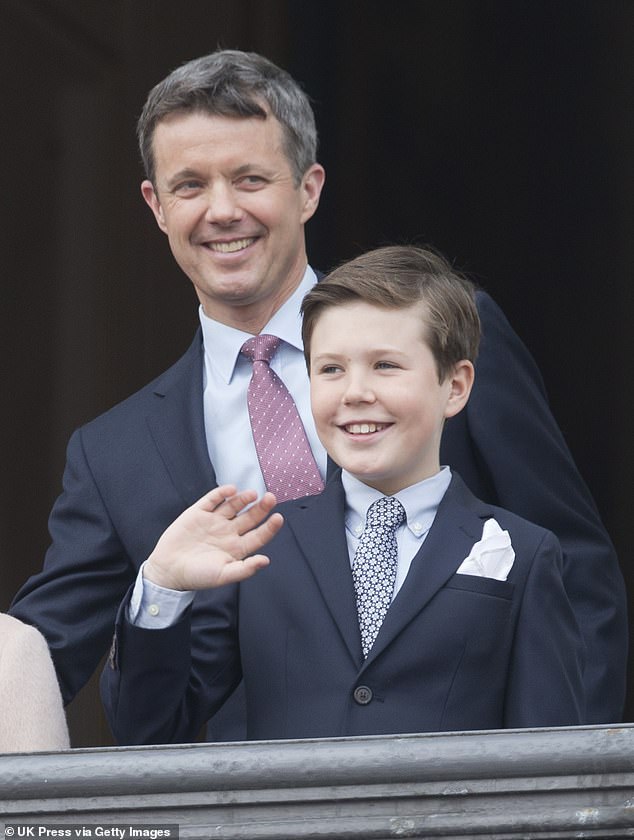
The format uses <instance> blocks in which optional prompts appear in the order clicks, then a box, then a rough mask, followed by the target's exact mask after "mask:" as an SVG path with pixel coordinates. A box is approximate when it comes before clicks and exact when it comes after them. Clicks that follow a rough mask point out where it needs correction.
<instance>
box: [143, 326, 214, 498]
mask: <svg viewBox="0 0 634 840" xmlns="http://www.w3.org/2000/svg"><path fill="white" fill-rule="evenodd" d="M202 359H203V353H202V336H201V332H200V329H199V330H198V331H197V332H196V337H195V339H194V341H193V343H192V345H191V347H190V348H189V350H188V351H187V352H186V353H185V355H184V356H183V357H182V358H181V359H180V360H179V361H178V362H176V364H175V365H174V366H173V367H172V368H170V369H169V370H168V371H166V373H165V374H164V375H163V376H161V377H160V378H159V379H158V380H157V381H156V383H155V385H154V389H153V390H154V404H153V405H152V407H151V408H150V410H149V411H148V415H147V424H148V427H149V429H150V433H151V435H152V438H153V439H154V442H155V444H156V447H157V449H158V451H159V454H160V456H161V458H162V460H163V463H164V464H165V467H166V469H167V471H168V472H169V474H170V477H171V479H172V481H173V482H174V485H175V487H176V488H177V490H178V492H179V494H180V495H181V497H182V499H183V502H184V503H185V505H186V506H189V505H191V504H193V503H194V502H195V501H196V499H198V498H200V497H201V496H202V495H203V494H204V493H205V492H206V491H207V490H209V489H211V488H212V487H214V486H215V485H216V476H215V474H214V470H213V467H212V465H211V462H210V460H209V453H208V451H207V443H206V438H205V422H204V416H203V370H202Z"/></svg>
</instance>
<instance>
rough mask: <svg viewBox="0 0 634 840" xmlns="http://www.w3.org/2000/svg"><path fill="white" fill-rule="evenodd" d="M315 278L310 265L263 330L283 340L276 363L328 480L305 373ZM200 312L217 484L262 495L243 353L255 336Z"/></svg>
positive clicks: (207, 431) (208, 424) (249, 370)
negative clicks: (305, 332)
mask: <svg viewBox="0 0 634 840" xmlns="http://www.w3.org/2000/svg"><path fill="white" fill-rule="evenodd" d="M316 281H317V278H316V276H315V273H314V271H313V270H312V269H311V268H310V267H308V268H307V269H306V271H305V273H304V277H303V278H302V281H301V283H300V284H299V286H298V287H297V289H296V290H295V291H294V292H293V294H292V295H291V296H290V297H289V299H288V300H287V301H285V303H284V304H283V305H282V306H281V307H280V309H279V310H278V311H277V312H276V313H275V314H274V315H273V317H272V318H271V320H270V321H269V322H268V324H266V326H265V327H264V329H263V330H262V332H263V333H267V334H271V335H276V336H278V338H281V339H282V344H281V345H280V348H279V349H278V351H277V353H276V354H275V356H274V357H273V359H272V360H271V368H272V369H273V370H274V371H275V373H277V375H278V376H279V377H280V379H281V380H282V382H284V384H285V385H286V387H287V388H288V390H289V391H290V393H291V396H292V397H293V399H294V401H295V405H296V406H297V410H298V412H299V416H300V417H301V418H302V422H303V424H304V428H305V430H306V436H307V437H308V442H309V444H310V448H311V449H312V452H313V455H314V456H315V460H316V462H317V466H318V468H319V471H320V473H321V476H322V478H323V479H325V478H326V465H327V456H326V451H325V449H324V447H323V446H322V444H321V441H320V440H319V438H318V437H317V432H316V431H315V423H314V421H313V415H312V413H311V410H310V387H309V382H308V377H307V376H306V362H305V361H304V351H303V344H302V319H301V314H300V306H301V303H302V300H303V298H304V295H305V294H306V293H307V292H309V291H310V289H311V288H312V287H313V286H314V284H315V283H316ZM199 317H200V323H201V326H202V331H203V343H204V348H205V364H204V382H203V406H204V416H205V434H206V437H207V449H208V450H209V457H210V459H211V463H212V464H213V465H214V470H215V472H216V480H217V481H218V484H235V486H236V487H237V488H238V489H239V490H257V492H258V495H262V494H263V493H264V491H265V489H266V487H265V485H264V479H263V477H262V472H261V471H260V466H259V463H258V457H257V454H256V451H255V443H254V442H253V434H252V432H251V423H250V421H249V412H248V409H247V389H248V387H249V382H250V380H251V373H252V371H253V365H252V363H251V362H250V361H249V359H247V358H245V357H244V356H242V354H241V353H240V348H241V347H242V345H243V344H244V342H245V341H246V340H247V339H249V338H253V336H252V335H251V334H250V333H245V332H242V331H241V330H237V329H234V328H233V327H228V326H226V325H225V324H220V323H218V322H217V321H212V320H211V318H208V317H207V316H206V315H205V313H204V312H203V311H202V307H201V308H200V312H199Z"/></svg>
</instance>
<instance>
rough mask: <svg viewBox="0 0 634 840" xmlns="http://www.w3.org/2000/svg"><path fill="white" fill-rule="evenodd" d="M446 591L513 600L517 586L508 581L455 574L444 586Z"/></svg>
mask: <svg viewBox="0 0 634 840" xmlns="http://www.w3.org/2000/svg"><path fill="white" fill-rule="evenodd" d="M444 588H445V589H460V590H464V591H465V592H473V593H476V594H480V595H492V596H493V597H494V598H505V599H506V600H507V601H510V600H511V599H512V598H513V592H514V591H515V584H514V583H511V581H508V580H495V579H494V578H487V577H478V576H477V575H463V574H455V575H454V576H453V577H451V578H450V579H449V580H448V581H447V583H446V584H445V586H444Z"/></svg>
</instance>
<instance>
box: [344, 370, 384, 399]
mask: <svg viewBox="0 0 634 840" xmlns="http://www.w3.org/2000/svg"><path fill="white" fill-rule="evenodd" d="M375 400H376V396H375V394H374V391H373V390H372V388H371V387H370V385H369V383H368V382H367V381H366V380H365V379H364V378H363V377H360V376H355V377H350V378H349V379H348V381H347V383H346V389H345V391H344V394H343V401H344V403H345V404H346V405H354V404H355V403H372V402H374V401H375Z"/></svg>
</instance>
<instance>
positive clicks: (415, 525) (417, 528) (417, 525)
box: [412, 522, 423, 534]
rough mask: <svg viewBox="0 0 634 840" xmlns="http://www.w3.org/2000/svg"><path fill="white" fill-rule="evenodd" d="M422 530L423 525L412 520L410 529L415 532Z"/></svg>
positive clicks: (418, 532)
mask: <svg viewBox="0 0 634 840" xmlns="http://www.w3.org/2000/svg"><path fill="white" fill-rule="evenodd" d="M422 530H423V526H422V525H421V524H420V522H412V531H413V532H414V533H415V534H420V532H421V531H422Z"/></svg>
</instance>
